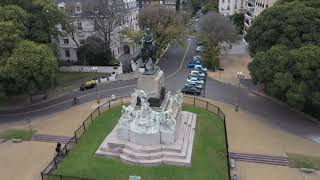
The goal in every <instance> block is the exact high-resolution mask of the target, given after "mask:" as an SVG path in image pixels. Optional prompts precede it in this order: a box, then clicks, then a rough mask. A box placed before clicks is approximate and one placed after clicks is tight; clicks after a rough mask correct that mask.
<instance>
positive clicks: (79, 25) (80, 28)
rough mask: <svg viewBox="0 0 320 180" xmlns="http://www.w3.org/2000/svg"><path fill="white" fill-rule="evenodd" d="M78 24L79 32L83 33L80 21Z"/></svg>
mask: <svg viewBox="0 0 320 180" xmlns="http://www.w3.org/2000/svg"><path fill="white" fill-rule="evenodd" d="M77 24H78V30H80V31H81V30H82V23H81V22H80V21H79V22H78V23H77Z"/></svg>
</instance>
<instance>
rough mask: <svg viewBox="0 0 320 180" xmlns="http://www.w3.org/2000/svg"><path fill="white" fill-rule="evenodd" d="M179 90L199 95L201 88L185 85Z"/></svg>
mask: <svg viewBox="0 0 320 180" xmlns="http://www.w3.org/2000/svg"><path fill="white" fill-rule="evenodd" d="M181 92H182V93H183V94H193V95H200V94H201V90H199V89H198V88H196V87H191V86H185V87H184V88H182V89H181Z"/></svg>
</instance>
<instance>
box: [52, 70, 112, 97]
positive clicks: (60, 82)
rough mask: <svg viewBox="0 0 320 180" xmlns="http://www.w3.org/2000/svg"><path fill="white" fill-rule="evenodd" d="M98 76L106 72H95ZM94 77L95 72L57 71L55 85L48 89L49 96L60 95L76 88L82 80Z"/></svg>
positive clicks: (104, 75) (105, 74) (104, 74)
mask: <svg viewBox="0 0 320 180" xmlns="http://www.w3.org/2000/svg"><path fill="white" fill-rule="evenodd" d="M97 76H98V77H107V76H109V74H107V73H97ZM94 77H96V75H95V73H86V72H58V73H57V79H56V82H57V86H56V87H55V88H53V89H50V90H49V92H48V94H49V97H53V96H57V95H61V94H64V93H67V92H70V91H72V90H74V89H78V88H79V87H80V85H81V82H82V81H88V80H91V79H93V78H94Z"/></svg>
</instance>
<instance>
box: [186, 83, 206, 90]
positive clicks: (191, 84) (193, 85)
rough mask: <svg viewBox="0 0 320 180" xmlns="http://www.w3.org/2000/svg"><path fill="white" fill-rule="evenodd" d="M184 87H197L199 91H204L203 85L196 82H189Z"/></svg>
mask: <svg viewBox="0 0 320 180" xmlns="http://www.w3.org/2000/svg"><path fill="white" fill-rule="evenodd" d="M184 86H190V87H196V88H198V89H199V90H201V89H203V84H201V83H196V82H187V83H186V84H185V85H184Z"/></svg>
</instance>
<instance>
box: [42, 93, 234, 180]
mask: <svg viewBox="0 0 320 180" xmlns="http://www.w3.org/2000/svg"><path fill="white" fill-rule="evenodd" d="M129 100H130V97H120V98H118V99H116V100H113V101H112V100H109V101H107V102H106V103H104V104H102V105H100V106H98V107H97V108H96V109H95V110H94V111H93V112H92V113H91V114H90V115H89V116H88V117H87V118H86V119H85V120H84V121H83V122H82V124H81V125H80V127H79V128H78V129H77V130H75V132H74V136H73V137H72V138H71V139H70V140H69V142H67V143H66V145H65V146H64V148H63V149H62V153H61V155H56V156H55V157H54V158H53V160H52V161H51V162H50V163H49V164H48V166H47V167H46V168H45V169H44V170H43V171H42V172H41V178H42V180H94V179H92V178H87V177H73V176H65V175H59V174H54V173H53V171H54V170H56V169H57V168H58V165H59V164H60V163H61V162H62V161H63V159H64V158H65V157H66V156H68V154H69V153H70V151H71V150H72V149H73V148H74V147H75V145H76V144H77V143H78V142H79V139H80V138H81V136H82V135H83V134H84V133H85V131H86V130H87V129H88V128H89V126H90V125H91V123H92V122H93V121H95V119H96V118H97V117H99V116H100V115H101V114H102V113H103V112H105V111H107V110H109V109H110V108H112V107H116V106H119V105H120V104H121V105H123V104H124V103H125V102H129ZM183 103H184V105H191V106H193V107H198V108H203V109H206V110H207V111H210V112H213V113H215V114H217V115H218V117H219V119H221V120H222V121H223V124H224V131H225V142H226V150H227V151H226V154H225V155H226V157H227V166H228V177H229V180H231V174H230V162H229V142H228V134H227V126H226V121H225V119H226V116H225V114H224V112H223V111H222V110H221V109H220V107H218V106H216V105H214V104H212V103H211V102H209V101H208V100H205V99H201V98H197V97H194V96H184V98H183Z"/></svg>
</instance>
